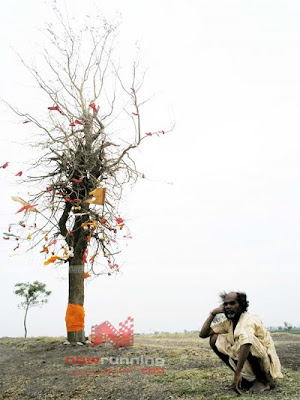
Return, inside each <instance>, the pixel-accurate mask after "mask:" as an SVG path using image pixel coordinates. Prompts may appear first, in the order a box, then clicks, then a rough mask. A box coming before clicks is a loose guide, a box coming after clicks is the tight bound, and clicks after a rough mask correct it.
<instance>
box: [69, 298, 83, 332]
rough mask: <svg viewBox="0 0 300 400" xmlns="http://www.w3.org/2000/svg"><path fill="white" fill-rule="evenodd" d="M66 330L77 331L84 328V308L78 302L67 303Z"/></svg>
mask: <svg viewBox="0 0 300 400" xmlns="http://www.w3.org/2000/svg"><path fill="white" fill-rule="evenodd" d="M66 325H67V332H78V331H82V330H83V329H84V309H83V306H80V305H79V304H70V303H69V304H68V308H67V313H66Z"/></svg>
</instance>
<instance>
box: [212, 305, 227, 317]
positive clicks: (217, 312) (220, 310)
mask: <svg viewBox="0 0 300 400" xmlns="http://www.w3.org/2000/svg"><path fill="white" fill-rule="evenodd" d="M223 312H224V306H220V307H217V308H215V309H214V310H212V311H211V313H212V314H213V315H217V314H221V313H223Z"/></svg>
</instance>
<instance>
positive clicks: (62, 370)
mask: <svg viewBox="0 0 300 400" xmlns="http://www.w3.org/2000/svg"><path fill="white" fill-rule="evenodd" d="M273 338H274V341H275V345H276V348H277V352H278V355H279V357H280V359H281V362H282V367H283V373H284V379H281V380H279V381H277V383H276V384H275V387H274V388H273V389H272V390H271V391H269V392H265V393H264V394H260V395H255V396H253V395H252V396H251V395H250V394H249V393H247V392H244V394H243V395H242V396H241V397H239V398H240V399H241V400H242V399H249V398H253V397H255V398H259V399H261V400H266V399H268V400H270V399H276V400H299V399H300V335H292V334H285V333H280V334H274V335H273ZM63 341H64V338H50V337H42V338H27V339H21V338H2V339H0V398H1V399H22V400H29V399H30V400H31V399H43V400H44V399H45V400H46V399H67V400H69V399H72V400H83V399H86V400H127V399H128V400H146V399H147V400H152V399H153V400H175V399H185V400H196V399H197V400H200V399H219V400H227V399H228V400H229V399H230V400H232V399H234V398H236V397H238V396H237V395H236V394H235V393H234V392H233V391H232V389H231V382H232V378H233V376H232V372H231V371H230V370H229V368H227V367H226V366H224V365H223V364H222V363H221V362H220V361H219V360H218V358H217V357H216V356H215V355H214V354H213V352H212V351H211V350H210V349H209V345H208V340H207V339H204V340H203V339H199V338H198V335H197V334H168V335H151V336H149V335H145V336H144V335H137V336H136V337H135V342H134V346H133V347H130V348H123V349H115V348H113V347H112V346H111V345H109V344H107V343H105V344H104V345H101V346H96V347H91V346H88V345H87V346H65V345H63V344H62V343H63ZM142 356H143V357H144V360H143V361H144V365H140V364H139V365H137V364H136V362H137V361H136V360H135V361H132V362H133V363H134V364H132V365H126V364H124V362H125V361H124V360H123V364H122V365H118V364H116V362H117V361H116V359H115V358H112V359H110V358H111V357H123V358H124V357H127V358H130V357H136V358H138V359H139V362H140V363H141V360H142ZM66 357H73V358H74V360H76V359H77V358H78V357H82V358H80V359H79V361H80V362H82V363H83V362H84V360H85V362H86V363H87V362H88V361H87V360H86V359H87V358H93V357H94V358H96V361H97V358H98V357H100V361H99V364H82V365H78V364H73V365H72V364H70V365H69V364H66ZM103 357H107V358H108V359H104V358H103ZM146 357H148V360H147V361H146ZM158 358H159V359H163V360H164V366H162V365H161V364H162V360H159V362H158V360H156V361H157V364H160V365H151V363H152V362H155V359H158ZM101 361H102V362H103V363H102V364H101ZM162 368H164V369H162Z"/></svg>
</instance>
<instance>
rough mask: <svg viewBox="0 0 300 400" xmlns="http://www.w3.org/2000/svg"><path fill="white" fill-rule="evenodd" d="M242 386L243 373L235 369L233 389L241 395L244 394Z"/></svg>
mask: <svg viewBox="0 0 300 400" xmlns="http://www.w3.org/2000/svg"><path fill="white" fill-rule="evenodd" d="M241 388H242V374H241V373H240V372H236V371H235V373H234V381H233V389H234V390H235V392H236V393H237V394H239V395H241V394H242V392H241Z"/></svg>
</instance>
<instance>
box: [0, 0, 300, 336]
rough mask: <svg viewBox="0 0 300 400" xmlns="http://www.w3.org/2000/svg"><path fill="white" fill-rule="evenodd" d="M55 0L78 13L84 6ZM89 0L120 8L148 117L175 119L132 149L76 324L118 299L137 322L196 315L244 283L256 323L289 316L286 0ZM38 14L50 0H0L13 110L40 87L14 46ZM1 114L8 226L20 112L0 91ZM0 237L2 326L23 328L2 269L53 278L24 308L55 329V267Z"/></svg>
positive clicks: (292, 83) (292, 143)
mask: <svg viewBox="0 0 300 400" xmlns="http://www.w3.org/2000/svg"><path fill="white" fill-rule="evenodd" d="M59 3H60V4H61V5H62V7H63V8H65V7H66V8H67V9H68V11H69V13H70V14H72V15H74V16H75V17H76V19H77V21H78V20H80V18H82V17H83V16H84V15H85V14H90V13H92V12H93V9H94V6H93V4H94V2H87V1H86V2H83V1H75V0H65V1H59ZM87 3H88V4H87ZM95 3H96V4H97V5H98V7H99V8H100V9H101V10H102V11H103V14H104V15H106V16H107V17H110V16H112V15H114V14H115V12H116V11H119V12H121V14H122V19H123V24H122V26H121V34H120V40H121V42H122V43H124V44H123V48H122V50H121V54H126V52H127V50H128V52H129V47H130V46H131V44H134V43H135V41H137V40H138V41H140V43H141V48H142V52H141V53H142V55H143V61H144V64H145V65H146V66H148V67H149V73H148V78H147V79H148V80H147V84H146V87H147V90H148V91H149V90H150V91H152V92H153V93H158V95H157V97H155V98H154V99H153V100H152V102H151V104H150V105H149V107H148V109H146V108H145V117H144V122H145V126H144V128H145V130H146V131H147V130H151V129H152V127H153V126H161V129H166V128H167V127H168V126H169V125H170V124H171V123H172V121H175V122H176V128H175V130H174V131H173V132H171V133H169V134H168V135H165V136H163V137H161V138H154V137H153V138H151V141H150V140H149V141H148V142H147V145H144V146H143V147H142V149H141V150H140V151H139V152H138V153H136V158H137V162H138V169H139V170H140V171H142V172H144V173H145V175H146V177H147V178H148V179H145V180H143V181H139V182H138V184H137V185H136V186H135V188H134V189H133V191H132V192H131V193H130V194H129V195H128V196H127V197H126V198H125V199H124V202H123V206H122V207H123V213H124V215H125V218H126V219H127V221H128V225H129V226H130V229H131V232H132V235H133V239H132V240H131V241H129V244H128V246H127V248H126V251H125V252H124V253H123V254H122V255H121V257H120V259H119V261H120V263H121V264H123V267H122V273H121V274H120V275H118V276H113V277H100V278H98V279H96V280H93V281H91V282H87V283H86V294H85V312H86V333H87V334H88V333H89V332H90V327H91V325H95V324H99V323H101V322H103V321H105V320H109V321H111V322H112V323H113V324H114V325H117V324H118V322H119V321H123V320H124V319H126V317H127V316H129V315H130V316H132V317H134V318H135V329H136V331H138V332H146V333H149V332H153V331H171V332H172V331H183V330H184V329H187V330H192V329H193V330H194V329H198V328H199V327H200V325H201V324H202V322H203V321H204V319H205V318H206V316H207V314H208V312H209V311H210V310H211V309H212V308H214V307H216V306H217V305H218V293H219V292H220V291H223V290H226V291H230V290H242V291H246V292H247V294H248V295H249V300H250V309H249V311H250V312H253V313H257V314H259V315H260V316H261V317H262V319H263V321H264V322H265V324H266V325H267V326H270V325H273V326H276V325H282V324H283V322H284V321H288V322H290V323H292V324H293V325H300V320H299V311H298V305H299V301H300V291H299V290H298V288H299V278H300V157H299V147H300V120H299V115H300V114H299V110H300V73H299V71H300V24H299V20H300V3H299V1H296V0H295V1H293V0H289V1H288V2H287V1H278V0H251V1H248V0H240V1H237V0H225V1H224V0H206V1H204V0H185V1H182V0H180V1H179V0H164V1H161V0H160V1H158V0H151V1H148V0H127V1H126V2H124V1H121V0H103V1H95ZM51 18H52V17H51V13H50V7H49V2H48V1H41V0H26V1H21V0H10V1H7V2H5V3H3V4H2V6H1V16H0V21H1V23H0V32H1V42H0V49H1V64H0V69H1V78H0V80H1V86H0V96H1V97H2V98H4V99H6V100H7V101H9V102H11V103H13V104H15V105H16V106H18V107H19V108H20V109H22V110H24V109H25V111H28V110H30V111H31V112H33V111H34V107H35V106H37V105H38V104H39V101H40V100H39V92H38V91H36V90H35V89H34V87H33V83H32V81H31V80H30V78H29V76H28V74H27V72H26V71H25V70H24V68H23V67H22V66H21V65H20V62H19V61H18V59H17V57H16V55H15V53H14V52H13V51H12V50H11V46H12V47H14V48H15V49H16V50H18V51H20V52H21V53H22V54H25V55H26V56H27V57H28V58H29V59H34V58H35V53H34V51H35V50H34V48H35V43H37V44H38V45H39V46H41V47H43V43H44V36H43V34H42V33H41V32H40V30H39V28H41V27H42V26H43V23H44V22H45V21H47V20H49V19H50V20H51ZM125 43H127V44H126V45H125ZM126 46H128V48H127V47H126ZM147 110H148V111H147ZM0 118H1V134H0V144H1V153H0V164H1V165H2V164H4V162H6V161H9V162H10V168H7V169H6V170H0V182H1V205H2V207H1V212H0V215H1V218H0V229H1V230H2V231H3V232H5V231H7V227H8V224H9V223H12V222H15V221H16V220H18V218H17V216H16V215H15V211H16V204H12V203H13V202H12V201H11V200H10V197H11V196H12V195H15V194H21V193H26V189H24V188H21V187H19V186H18V184H17V183H16V182H17V181H16V178H15V177H14V175H13V172H18V171H19V170H20V169H21V167H22V166H23V164H22V162H24V161H29V160H28V158H29V155H30V153H28V150H27V148H24V146H21V145H19V144H18V143H17V142H19V143H21V142H22V141H24V140H25V137H26V134H28V132H29V131H28V129H30V128H28V127H25V126H24V125H22V124H21V123H20V122H21V121H20V120H19V119H18V118H15V116H14V115H12V114H11V113H9V112H8V110H7V108H5V107H4V105H3V104H1V105H0ZM160 124H161V125H160ZM28 125H29V124H28ZM22 168H23V167H22ZM171 183H172V184H171ZM1 236H2V235H1ZM0 246H1V252H0V257H1V266H0V267H1V277H2V278H1V281H0V285H1V308H2V311H1V325H0V336H22V335H23V326H22V316H23V314H22V311H19V310H18V309H17V304H18V301H19V299H18V298H17V296H15V295H14V294H13V291H14V284H15V283H16V282H26V281H30V282H32V281H34V280H40V281H42V282H45V283H46V284H47V286H48V287H49V289H51V290H52V292H53V294H52V296H51V297H50V300H49V303H48V304H47V305H46V306H44V307H43V308H41V309H39V308H37V309H33V310H31V311H30V313H29V318H28V333H29V336H39V335H49V336H59V335H65V322H64V316H65V311H66V306H67V293H68V288H67V280H66V275H65V273H64V272H63V271H61V270H60V269H56V268H54V267H51V266H49V267H44V266H43V264H42V262H41V260H40V258H39V256H38V255H37V254H35V253H34V252H33V253H31V254H25V255H24V254H22V253H21V255H20V256H13V257H11V256H10V255H11V254H13V252H12V251H11V248H12V244H11V242H8V241H4V240H1V242H0Z"/></svg>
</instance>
